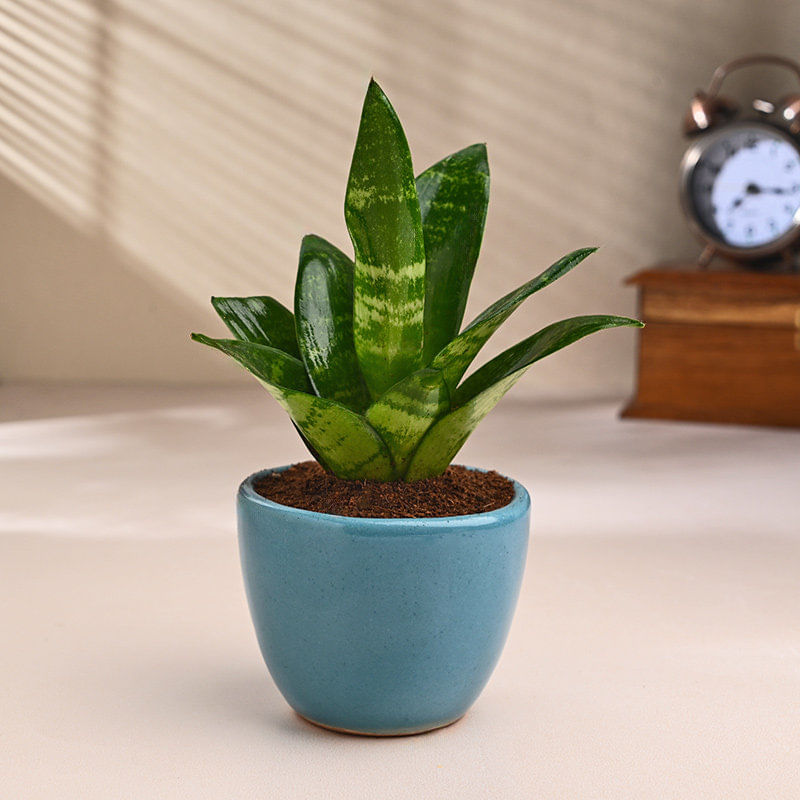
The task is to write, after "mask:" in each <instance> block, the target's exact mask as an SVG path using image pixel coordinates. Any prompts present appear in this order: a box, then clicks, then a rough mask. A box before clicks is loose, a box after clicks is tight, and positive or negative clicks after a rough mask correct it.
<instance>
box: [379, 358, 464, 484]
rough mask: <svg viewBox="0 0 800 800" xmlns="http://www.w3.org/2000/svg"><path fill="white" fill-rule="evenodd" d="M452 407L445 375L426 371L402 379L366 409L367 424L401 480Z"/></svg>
mask: <svg viewBox="0 0 800 800" xmlns="http://www.w3.org/2000/svg"><path fill="white" fill-rule="evenodd" d="M449 405H450V398H449V394H448V391H447V386H446V385H445V383H444V379H443V378H442V373H441V372H440V371H439V370H436V369H423V370H419V371H418V372H414V373H412V374H411V375H409V376H407V377H406V378H403V379H402V380H401V381H399V382H398V383H396V384H395V385H394V386H393V387H392V388H391V389H389V391H387V392H385V393H384V394H383V395H382V396H381V397H380V398H379V399H378V400H376V401H375V402H374V403H373V404H372V405H371V406H370V407H369V408H368V409H367V412H366V414H365V416H366V418H367V421H368V422H369V423H370V425H372V427H373V428H374V429H375V430H376V431H377V432H378V434H379V435H380V436H381V438H382V439H383V441H384V442H385V443H386V445H387V447H388V448H389V451H390V452H391V454H392V458H393V459H394V463H395V467H396V469H397V472H398V474H399V475H400V477H403V475H404V474H405V471H406V467H407V466H408V461H409V459H410V457H411V455H412V454H413V452H414V450H416V448H417V445H418V444H419V442H420V439H422V437H423V436H424V435H425V432H426V431H427V430H428V428H430V426H431V425H432V424H433V423H434V421H435V420H436V418H437V417H438V416H439V415H440V414H442V413H443V412H444V411H445V409H447V408H449Z"/></svg>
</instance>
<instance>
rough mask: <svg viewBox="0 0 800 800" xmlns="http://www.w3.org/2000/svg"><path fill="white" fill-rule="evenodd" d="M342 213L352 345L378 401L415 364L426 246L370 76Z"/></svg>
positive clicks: (388, 111) (393, 117) (405, 166)
mask: <svg viewBox="0 0 800 800" xmlns="http://www.w3.org/2000/svg"><path fill="white" fill-rule="evenodd" d="M344 212H345V220H346V222H347V228H348V230H349V232H350V238H351V239H352V241H353V248H354V250H355V273H354V281H353V283H354V295H353V331H354V339H355V349H356V353H357V355H358V360H359V363H360V365H361V372H362V374H363V375H364V379H365V381H366V384H367V387H368V388H369V391H370V394H371V395H372V397H373V398H377V397H380V395H382V394H383V393H384V392H385V391H386V390H387V389H388V388H390V387H391V386H393V385H394V384H395V383H397V381H399V380H400V379H401V378H403V377H405V376H406V375H407V374H409V373H411V372H413V371H414V370H415V369H417V368H418V367H420V366H421V365H422V347H423V317H424V304H425V247H424V240H423V234H422V220H421V216H420V210H419V200H418V199H417V190H416V186H415V184H414V172H413V168H412V165H411V153H410V152H409V149H408V142H407V141H406V137H405V134H404V133H403V128H402V126H401V125H400V120H399V119H398V118H397V114H396V113H395V111H394V109H393V108H392V106H391V104H390V103H389V100H388V98H387V97H386V95H385V94H384V93H383V91H382V90H381V88H380V87H379V86H378V84H377V83H375V81H374V80H373V81H371V82H370V85H369V89H368V90H367V96H366V99H365V100H364V108H363V111H362V114H361V124H360V126H359V130H358V137H357V139H356V146H355V151H354V153H353V162H352V165H351V167H350V177H349V179H348V184H347V195H346V197H345V207H344Z"/></svg>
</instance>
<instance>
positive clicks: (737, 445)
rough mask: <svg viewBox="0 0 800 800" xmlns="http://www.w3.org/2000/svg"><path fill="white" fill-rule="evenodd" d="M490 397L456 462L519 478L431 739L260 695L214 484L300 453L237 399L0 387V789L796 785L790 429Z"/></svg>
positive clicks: (566, 793)
mask: <svg viewBox="0 0 800 800" xmlns="http://www.w3.org/2000/svg"><path fill="white" fill-rule="evenodd" d="M617 406H618V403H615V402H599V401H598V402H588V401H587V402H580V403H578V402H574V401H567V402H563V401H557V400H543V401H541V402H537V403H530V404H528V405H521V404H514V402H513V401H512V400H507V401H505V402H504V404H502V405H501V407H500V408H499V409H498V410H497V411H496V412H494V413H493V414H492V415H490V417H489V418H488V419H487V420H486V421H485V422H484V424H483V425H482V426H481V427H480V428H479V430H478V432H477V433H476V434H475V435H474V437H473V439H472V440H471V441H470V443H469V444H468V445H467V447H466V448H465V450H464V452H463V454H462V457H460V459H459V460H462V461H463V462H465V463H476V464H480V465H481V466H487V467H495V468H497V469H500V470H501V471H504V472H506V473H508V474H512V475H513V476H514V477H517V478H519V479H520V480H522V481H523V482H524V483H525V484H526V485H527V486H528V487H529V488H530V489H531V490H532V494H533V511H534V526H533V539H532V547H531V551H530V557H529V561H528V569H527V573H526V578H525V582H524V585H523V589H522V596H521V599H520V603H519V607H518V611H517V615H516V617H515V621H514V625H513V628H512V631H511V635H510V638H509V641H508V645H507V647H506V649H505V652H504V655H503V658H502V659H501V661H500V664H499V666H498V668H497V670H496V671H495V674H494V676H493V677H492V680H491V681H490V683H489V685H488V686H487V688H486V690H485V691H484V693H483V695H482V696H481V697H480V699H479V700H478V702H477V703H476V705H475V706H474V708H473V709H472V710H471V711H470V712H469V714H468V715H467V716H466V717H465V718H464V719H463V720H462V721H461V722H459V723H457V724H456V725H454V726H452V727H450V728H447V729H444V730H441V731H438V732H436V733H433V734H428V735H423V736H416V737H407V738H401V739H368V738H360V737H351V736H342V735H337V734H333V733H328V732H325V731H322V730H319V729H317V728H314V727H312V726H310V725H308V724H306V723H304V722H302V721H301V720H299V719H298V718H297V717H296V716H294V715H293V714H292V712H291V711H290V710H289V709H288V707H287V706H286V705H285V703H284V702H283V700H282V698H281V697H280V695H279V694H278V692H277V690H276V689H275V687H274V686H273V684H272V683H271V681H270V679H269V676H268V674H267V671H266V668H265V667H264V665H263V663H262V662H261V658H260V655H259V653H258V649H257V646H256V642H255V636H254V634H253V632H252V629H251V627H250V621H249V618H248V615H247V610H246V606H245V600H244V593H243V590H242V585H241V578H240V575H239V567H238V556H237V552H236V541H235V532H234V515H233V497H234V492H235V489H236V485H237V484H238V481H239V480H240V479H241V478H242V477H244V476H245V474H247V473H249V472H252V471H255V470H256V469H259V468H261V467H263V466H269V465H276V464H279V463H287V462H289V461H292V460H298V459H300V458H303V457H304V454H303V451H302V446H301V445H300V443H299V440H296V435H295V434H294V431H293V429H292V428H291V426H290V425H288V424H287V423H286V421H285V419H284V418H283V412H281V411H280V410H279V409H277V408H276V407H275V405H274V403H272V402H271V401H270V400H269V399H268V398H267V397H266V396H265V394H264V393H263V392H262V391H260V390H259V389H258V387H254V388H253V389H244V388H241V389H240V388H237V389H232V390H231V389H202V390H198V389H152V388H136V389H130V388H128V389H123V388H116V389H115V388H92V387H80V386H74V387H69V386H51V387H46V386H42V387H35V386H14V385H11V386H4V387H0V626H1V627H0V630H2V633H3V647H2V653H0V798H9V799H10V800H23V799H26V798H36V800H39V798H42V799H44V798H79V799H80V800H92V799H93V798H103V799H104V800H108V799H109V798H147V800H151V798H226V800H227V799H230V798H264V799H266V800H271V799H272V798H295V797H297V798H305V799H307V800H312V799H314V798H320V799H322V798H325V799H326V800H329V799H330V798H355V799H356V800H358V799H359V798H386V799H387V800H392V799H393V798H415V799H416V800H419V799H420V798H451V797H452V798H461V800H464V799H465V798H503V799H504V800H505V799H507V798H526V799H527V798H537V799H538V798H570V799H572V798H579V799H580V800H584V798H635V799H636V800H645V799H646V798H659V800H664V799H665V798H670V799H671V798H685V799H686V800H698V798H720V799H722V798H725V800H729V799H730V798H743V799H744V798H746V799H747V800H754V799H755V798H768V799H769V800H776V799H777V798H798V797H800V433H798V432H790V431H776V430H766V429H761V430H760V429H755V428H733V427H724V426H705V425H677V424H674V423H650V422H620V421H618V420H617V419H616V410H617Z"/></svg>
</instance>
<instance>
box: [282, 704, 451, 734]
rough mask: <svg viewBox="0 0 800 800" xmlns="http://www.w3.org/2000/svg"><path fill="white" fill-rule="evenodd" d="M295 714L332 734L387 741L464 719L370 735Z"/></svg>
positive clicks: (437, 728)
mask: <svg viewBox="0 0 800 800" xmlns="http://www.w3.org/2000/svg"><path fill="white" fill-rule="evenodd" d="M295 714H297V716H298V717H300V719H302V720H303V721H304V722H308V723H309V724H310V725H314V726H315V727H317V728H323V729H324V730H326V731H333V732H334V733H346V734H348V735H350V736H372V737H374V738H376V739H389V738H392V737H397V736H419V734H421V733H431V732H432V731H440V730H441V729H442V728H449V727H450V726H451V725H455V724H456V722H458V721H459V720H462V719H464V715H463V714H462V715H461V716H460V717H456V718H455V719H451V720H450V721H449V722H445V723H443V724H441V725H434V726H433V727H432V728H418V729H414V730H410V731H398V732H397V733H392V732H389V733H370V732H368V731H352V730H349V729H348V728H337V727H336V726H334V725H326V724H325V723H324V722H317V721H316V720H313V719H310V718H309V717H304V716H303V715H302V714H300V713H299V712H297V711H295Z"/></svg>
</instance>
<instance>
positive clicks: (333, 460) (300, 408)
mask: <svg viewBox="0 0 800 800" xmlns="http://www.w3.org/2000/svg"><path fill="white" fill-rule="evenodd" d="M275 399H276V400H277V401H278V402H279V403H280V404H281V405H282V406H283V407H284V408H285V409H286V411H288V412H289V414H290V415H291V417H292V419H293V420H294V422H295V424H296V425H297V427H298V428H300V430H301V431H302V432H303V435H304V436H305V437H306V439H308V441H309V443H310V444H311V446H312V447H313V448H314V450H316V451H317V452H318V453H320V455H321V456H322V458H323V460H324V466H325V467H326V468H327V469H329V470H330V471H331V472H333V473H334V474H335V475H337V476H338V477H340V478H345V479H348V480H365V479H371V480H376V481H391V480H394V479H395V478H398V477H399V475H398V474H397V472H396V470H395V468H394V464H393V463H392V457H391V455H390V454H389V451H388V449H387V447H386V445H385V444H384V443H383V441H382V440H381V438H380V436H378V434H377V433H376V432H375V431H374V430H373V429H372V427H371V426H370V425H369V423H368V422H367V421H366V420H365V419H364V417H362V416H361V415H359V414H356V413H355V412H354V411H351V410H350V409H349V408H346V407H345V406H343V405H342V404H341V403H337V402H336V401H335V400H328V399H326V398H324V397H317V396H316V395H310V394H304V393H303V392H295V391H286V392H283V393H281V395H275Z"/></svg>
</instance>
